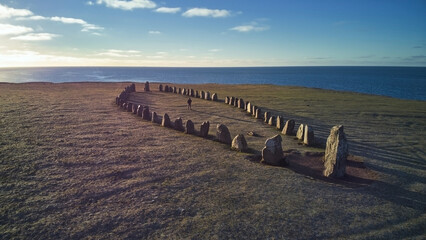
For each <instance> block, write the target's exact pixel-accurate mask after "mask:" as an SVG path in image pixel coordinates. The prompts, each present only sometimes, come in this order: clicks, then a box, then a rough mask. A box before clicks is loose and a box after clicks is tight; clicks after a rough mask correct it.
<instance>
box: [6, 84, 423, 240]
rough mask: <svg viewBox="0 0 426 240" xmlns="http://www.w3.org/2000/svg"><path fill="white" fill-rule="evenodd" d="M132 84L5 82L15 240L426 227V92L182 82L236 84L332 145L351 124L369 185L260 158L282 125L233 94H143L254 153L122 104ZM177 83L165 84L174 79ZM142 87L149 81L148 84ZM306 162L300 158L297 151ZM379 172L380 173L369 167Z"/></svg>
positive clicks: (384, 233)
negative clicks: (339, 127) (334, 131)
mask: <svg viewBox="0 0 426 240" xmlns="http://www.w3.org/2000/svg"><path fill="white" fill-rule="evenodd" d="M127 85H129V83H66V84H51V83H28V84H0V203H1V207H0V238H2V239H14V238H15V239H70V238H72V239H372V238H373V239H399V238H410V239H422V238H424V237H425V236H426V232H425V229H426V211H425V206H426V181H425V176H426V174H425V173H426V171H425V170H426V161H425V159H426V153H425V149H426V142H425V133H426V124H425V123H426V102H422V101H407V100H398V99H393V98H388V97H381V96H369V95H363V94H356V93H347V92H336V91H326V90H319V89H308V88H300V87H278V86H271V85H216V84H208V85H176V86H178V87H192V88H194V89H197V90H205V91H210V92H211V93H213V92H217V93H218V94H219V98H220V99H221V100H223V99H224V97H225V96H235V97H240V98H243V99H244V100H246V101H247V100H249V101H250V102H253V103H254V104H255V105H258V106H259V107H261V108H262V109H265V110H269V111H271V112H273V113H274V114H280V115H282V116H284V118H285V119H289V118H293V119H295V120H296V127H297V126H298V124H299V123H308V124H310V125H311V126H313V128H314V131H315V134H316V137H317V139H318V140H319V142H320V145H319V146H317V147H305V146H302V145H300V144H298V142H297V141H296V140H295V139H294V137H291V136H282V137H283V148H284V150H289V149H292V150H293V151H294V152H296V151H297V152H299V153H300V155H299V156H300V158H301V161H302V160H303V159H304V158H305V157H309V156H311V155H312V156H314V157H315V156H316V155H315V154H311V152H322V151H323V148H322V145H321V144H323V142H324V141H325V139H326V137H327V135H328V133H329V130H330V128H331V127H332V126H333V125H336V124H343V125H344V126H345V132H346V134H347V136H348V140H349V144H350V153H351V154H352V155H354V156H356V157H355V159H361V160H363V161H364V162H365V165H366V166H367V167H368V169H367V170H365V171H370V173H374V174H372V175H374V179H375V180H374V181H373V182H372V183H371V182H369V184H364V185H362V186H361V185H356V186H354V185H351V184H342V182H333V181H325V180H323V179H321V178H315V177H314V178H313V177H311V176H309V175H306V174H304V172H300V171H296V170H295V169H292V168H282V167H272V166H267V165H262V164H260V163H258V162H257V161H250V160H248V159H247V158H248V157H249V156H251V155H252V154H253V153H255V154H256V153H258V152H259V151H260V150H261V148H262V146H263V143H264V141H265V139H266V138H268V137H272V136H274V135H275V134H278V133H279V132H278V131H277V130H275V129H273V128H271V127H269V126H267V125H265V124H263V123H261V122H260V121H258V120H255V119H254V118H252V117H250V116H248V115H246V114H244V113H242V112H241V111H239V110H237V109H235V108H233V107H230V106H228V105H225V104H223V103H217V102H211V101H206V100H200V99H195V98H194V99H193V110H192V111H189V110H187V109H186V97H184V96H181V95H176V94H171V93H160V92H158V91H157V89H158V88H157V85H156V84H151V89H152V90H153V91H152V92H150V93H139V92H138V93H135V94H132V97H131V100H132V101H135V102H140V103H142V104H143V105H148V106H150V109H151V110H153V111H156V112H157V113H158V114H159V115H163V114H164V113H168V114H169V116H170V118H171V120H172V121H174V119H176V118H177V117H182V119H183V120H184V121H186V120H188V119H191V120H192V121H193V122H194V123H195V126H196V129H197V130H198V129H199V126H200V124H201V122H203V121H207V120H208V121H210V123H211V127H210V135H211V136H214V133H215V127H216V124H218V123H223V124H225V125H226V126H228V128H229V130H230V132H231V135H232V137H234V136H235V135H237V134H239V133H244V134H245V133H246V132H248V131H254V132H256V133H258V134H259V135H260V136H259V137H250V136H247V135H246V139H247V142H248V144H249V147H250V148H252V153H238V152H235V151H230V150H229V147H227V146H225V145H224V144H220V143H218V142H216V141H214V140H213V139H212V137H211V138H210V139H203V138H200V137H196V136H191V135H186V134H184V133H181V132H178V131H174V130H170V129H167V128H163V127H160V126H158V125H157V124H153V123H151V122H147V121H143V120H141V118H139V117H136V116H135V115H133V114H131V113H128V112H125V111H123V110H122V109H120V108H118V107H117V106H115V104H114V100H115V97H116V95H118V94H119V93H120V92H121V91H122V90H123V89H124V87H125V86H127ZM163 85H164V84H163ZM136 89H137V91H141V90H142V89H143V84H136ZM294 161H297V158H295V160H294ZM369 176H370V175H369Z"/></svg>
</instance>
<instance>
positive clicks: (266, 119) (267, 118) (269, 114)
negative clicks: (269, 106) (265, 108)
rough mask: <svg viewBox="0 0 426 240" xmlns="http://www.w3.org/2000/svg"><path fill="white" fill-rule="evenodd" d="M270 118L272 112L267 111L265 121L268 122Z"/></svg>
mask: <svg viewBox="0 0 426 240" xmlns="http://www.w3.org/2000/svg"><path fill="white" fill-rule="evenodd" d="M269 118H271V113H270V112H265V115H264V117H263V121H265V123H268V121H269Z"/></svg>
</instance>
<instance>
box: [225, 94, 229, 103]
mask: <svg viewBox="0 0 426 240" xmlns="http://www.w3.org/2000/svg"><path fill="white" fill-rule="evenodd" d="M225 104H229V97H228V96H226V98H225Z"/></svg>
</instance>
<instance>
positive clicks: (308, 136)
mask: <svg viewBox="0 0 426 240" xmlns="http://www.w3.org/2000/svg"><path fill="white" fill-rule="evenodd" d="M303 144H305V145H307V146H312V145H314V144H315V136H314V129H312V127H311V126H309V125H305V132H304V136H303Z"/></svg>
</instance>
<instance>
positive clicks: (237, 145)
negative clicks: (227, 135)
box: [231, 134, 248, 152]
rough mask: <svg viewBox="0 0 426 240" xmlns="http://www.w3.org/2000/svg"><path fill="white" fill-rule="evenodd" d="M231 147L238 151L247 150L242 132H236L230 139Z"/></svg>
mask: <svg viewBox="0 0 426 240" xmlns="http://www.w3.org/2000/svg"><path fill="white" fill-rule="evenodd" d="M231 148H232V149H234V150H237V151H240V152H247V150H248V146H247V141H246V138H245V137H244V135H243V134H238V135H237V136H236V137H235V138H234V139H233V140H232V144H231Z"/></svg>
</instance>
